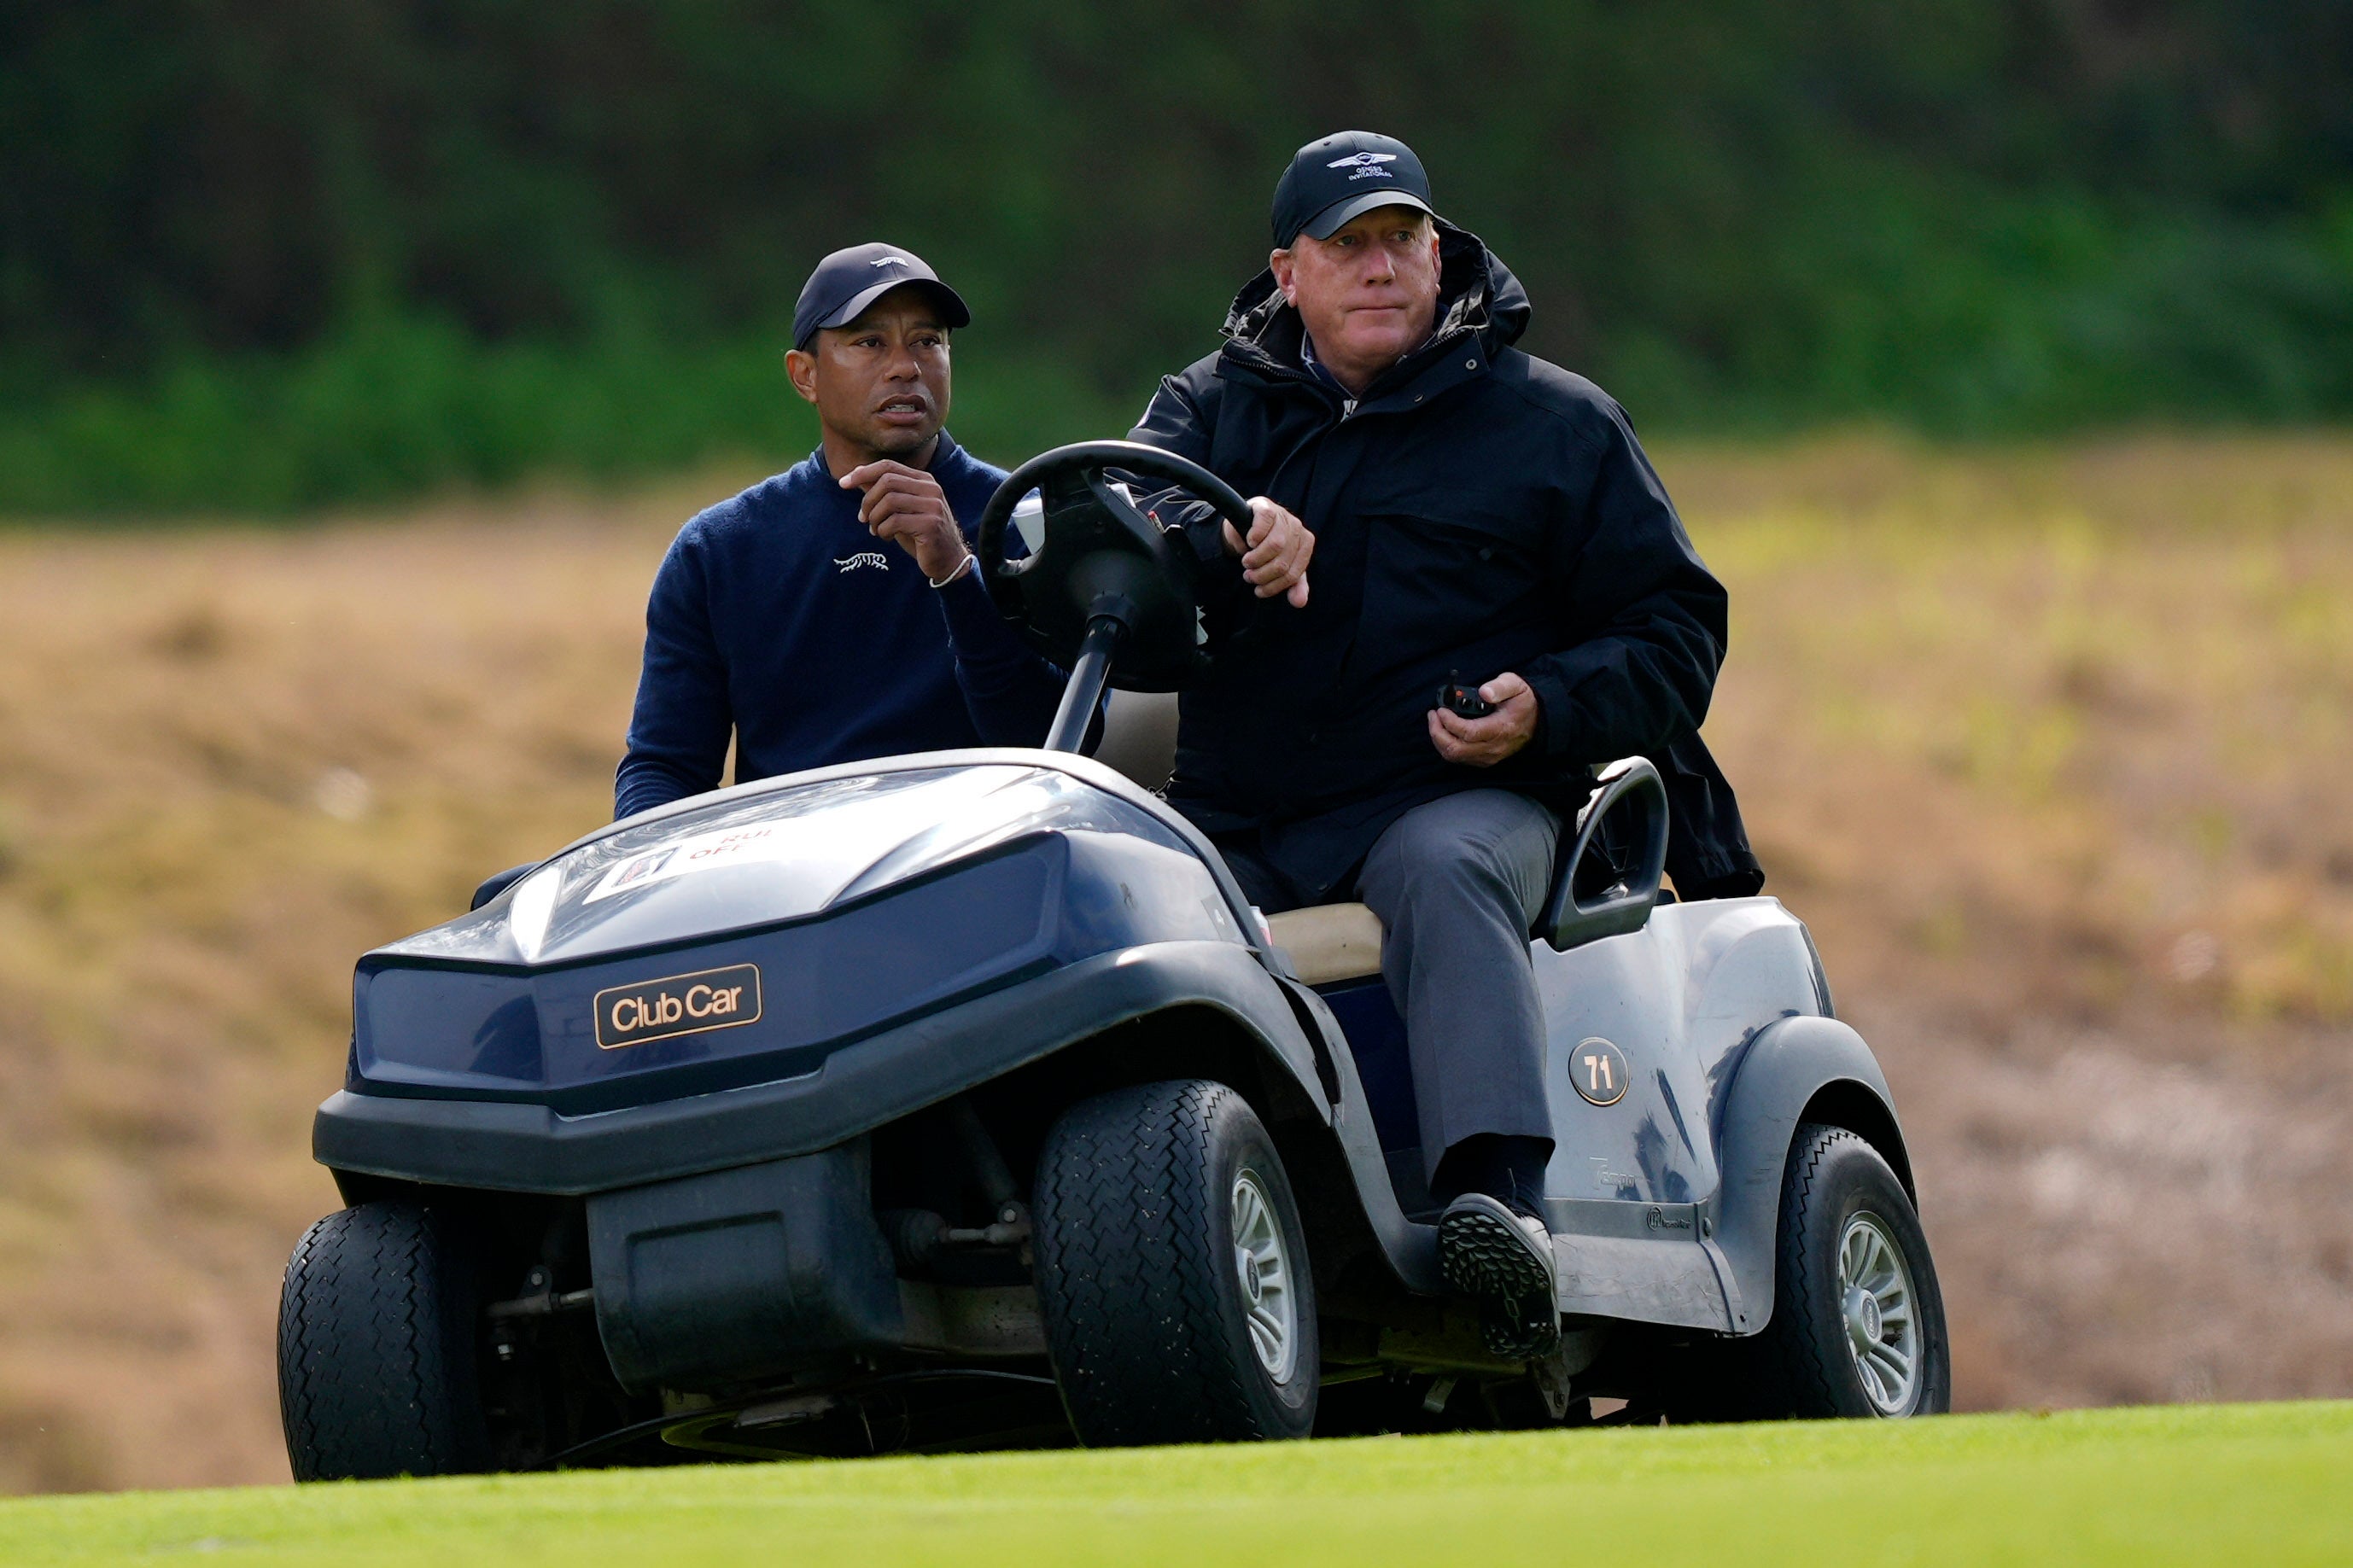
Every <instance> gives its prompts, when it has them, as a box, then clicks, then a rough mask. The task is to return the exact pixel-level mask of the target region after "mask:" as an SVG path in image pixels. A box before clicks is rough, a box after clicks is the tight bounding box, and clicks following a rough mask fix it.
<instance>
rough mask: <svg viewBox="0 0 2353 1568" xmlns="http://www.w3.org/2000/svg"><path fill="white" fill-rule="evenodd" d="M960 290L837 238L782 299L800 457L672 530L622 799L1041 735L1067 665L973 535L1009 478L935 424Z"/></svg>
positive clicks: (941, 408)
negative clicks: (812, 420) (996, 586)
mask: <svg viewBox="0 0 2353 1568" xmlns="http://www.w3.org/2000/svg"><path fill="white" fill-rule="evenodd" d="M970 320H971V313H970V312H969V311H968V310H965V303H964V301H963V300H961V299H960V298H958V297H957V295H956V293H955V290H954V289H950V288H949V287H948V286H947V285H946V284H944V283H943V282H941V281H940V280H939V279H938V277H937V275H935V274H934V272H933V271H932V269H931V268H929V267H927V266H925V265H924V264H923V262H922V260H920V259H919V258H916V257H915V256H914V254H913V252H911V251H908V250H905V249H903V248H899V247H892V246H886V245H861V246H854V247H851V248H849V249H848V250H838V251H836V252H834V253H833V254H832V255H831V256H828V257H827V258H825V259H824V260H823V261H821V262H819V263H818V268H817V270H816V271H815V272H813V273H812V274H810V276H809V280H808V283H807V287H805V288H804V289H802V290H801V297H800V302H799V304H798V306H797V308H796V309H795V310H794V313H793V349H792V352H791V353H788V354H786V356H785V363H786V371H787V373H788V374H790V375H791V377H792V383H793V388H794V390H795V391H796V392H797V393H799V394H800V395H801V396H802V397H804V398H806V399H807V400H808V401H809V402H810V403H812V404H815V405H817V411H818V424H819V426H820V427H821V429H822V431H823V439H822V441H821V442H820V443H819V445H818V449H817V450H816V451H815V452H813V453H811V454H810V455H809V456H808V458H807V459H805V460H804V461H802V462H801V463H799V464H797V465H796V466H795V467H794V468H791V469H789V470H788V471H786V472H785V473H782V474H779V475H777V476H776V477H775V478H774V479H767V480H765V481H763V482H762V483H760V484H757V485H754V486H753V487H752V488H751V489H748V490H745V491H744V493H743V494H741V495H739V496H737V497H735V498H734V499H733V500H726V501H722V502H721V503H720V504H719V505H717V506H714V507H712V508H711V509H710V510H707V511H704V512H702V513H701V514H700V515H698V516H697V517H695V518H694V519H693V521H690V522H689V523H688V524H687V525H686V527H685V528H684V529H682V530H681V531H680V532H679V536H678V539H677V541H676V542H674V543H672V544H671V545H670V553H669V554H668V555H667V556H665V557H664V558H663V560H662V563H661V569H660V571H659V573H658V574H656V575H655V578H654V586H653V595H652V597H651V599H650V601H649V603H648V605H647V606H646V653H645V668H644V672H643V674H642V675H641V676H640V677H639V678H638V701H637V710H636V712H635V714H634V715H633V716H632V718H631V719H630V721H629V738H628V755H626V756H625V757H623V758H622V760H621V765H620V768H619V771H618V772H617V774H616V776H615V778H614V784H613V806H614V815H615V816H634V815H636V814H637V813H638V812H641V811H646V810H649V809H651V808H652V807H654V806H658V805H666V804H668V803H669V802H670V801H673V800H679V799H681V798H683V797H685V796H687V795H699V794H702V792H703V791H705V790H711V789H716V788H717V787H719V784H720V782H721V781H720V773H721V770H722V768H723V766H724V765H725V761H726V756H727V744H728V741H729V738H730V736H731V735H732V736H733V739H734V742H735V778H736V782H737V783H739V784H740V783H744V782H746V781H748V780H752V779H758V778H766V777H769V776H771V775H773V774H776V773H794V772H797V771H799V770H801V769H804V768H815V767H823V766H825V765H826V764H828V763H844V762H857V761H861V760H863V759H866V758H869V757H883V756H892V755H897V754H899V753H902V752H929V751H942V750H946V749H949V748H953V747H959V746H984V745H1021V746H1034V745H1036V744H1038V743H1039V742H1040V741H1041V740H1043V739H1044V738H1045V734H1046V730H1047V726H1048V725H1049V724H1050V722H1051V721H1052V720H1053V716H1054V709H1055V706H1056V704H1057V703H1058V702H1059V701H1060V697H1061V685H1062V676H1061V672H1060V671H1059V670H1057V669H1055V668H1054V667H1053V666H1052V665H1050V664H1049V663H1048V662H1047V661H1045V660H1044V659H1042V658H1039V657H1038V656H1037V655H1035V654H1034V653H1032V652H1030V651H1029V649H1027V648H1026V647H1022V646H1021V644H1020V643H1019V642H1018V641H1017V640H1016V639H1015V637H1013V635H1012V633H1011V632H1010V631H1009V630H1008V628H1007V626H1005V624H1004V623H1003V622H1002V621H1001V620H999V619H998V617H997V611H996V609H995V608H994V607H993V606H992V605H991V604H990V602H989V598H988V594H987V589H986V588H984V587H983V586H982V584H981V583H980V581H979V578H978V575H977V572H976V565H977V563H976V562H975V560H974V559H973V555H972V549H971V539H972V536H973V534H972V531H973V530H974V528H975V527H976V524H977V523H978V521H979V519H980V513H981V509H982V508H983V507H984V506H986V505H987V501H988V498H989V497H990V496H991V495H992V494H994V493H995V492H996V489H997V485H998V484H1000V483H1001V482H1002V481H1003V480H1004V479H1005V474H1004V471H1003V470H1002V469H999V468H991V467H990V466H989V465H988V464H987V463H984V462H981V461H979V460H978V459H977V458H974V457H973V456H971V454H969V453H967V452H965V450H964V448H962V447H958V446H957V445H956V444H955V441H954V440H953V439H952V438H951V437H949V436H948V433H947V432H946V431H945V430H944V429H943V428H942V425H943V424H944V421H945V419H946V417H947V411H948V334H949V333H950V332H951V331H953V330H954V329H955V328H957V327H961V326H963V325H965V323H966V322H967V321H970Z"/></svg>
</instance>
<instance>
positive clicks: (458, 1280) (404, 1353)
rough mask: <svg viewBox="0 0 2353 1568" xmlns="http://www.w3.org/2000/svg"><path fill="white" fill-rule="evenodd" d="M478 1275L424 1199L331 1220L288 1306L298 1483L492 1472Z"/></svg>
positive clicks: (281, 1385)
mask: <svg viewBox="0 0 2353 1568" xmlns="http://www.w3.org/2000/svg"><path fill="white" fill-rule="evenodd" d="M474 1307H475V1302H474V1281H473V1270H472V1268H471V1267H470V1264H469V1261H468V1258H467V1257H466V1254H465V1251H464V1249H463V1248H462V1247H460V1246H459V1243H458V1240H457V1238H456V1237H455V1236H454V1235H453V1234H452V1229H451V1226H449V1224H448V1220H447V1218H446V1216H444V1215H440V1214H438V1213H437V1212H435V1211H433V1210H430V1209H427V1208H423V1207H420V1206H418V1205H416V1204H406V1203H372V1204H361V1205H358V1206H357V1207H355V1208H347V1209H344V1210H343V1211H342V1212H341V1213H339V1214H331V1215H328V1216H327V1217H326V1218H324V1219H322V1220H321V1221H319V1223H318V1224H316V1225H314V1226H311V1228H310V1230H309V1231H308V1232H306V1233H305V1234H304V1235H303V1237H302V1239H301V1241H300V1242H298V1243H297V1244H296V1245H295V1247H294V1256H293V1258H292V1259H291V1260H290V1261H289V1262H288V1263H287V1265H286V1285H285V1289H284V1291H283V1293H282V1294H281V1295H280V1299H279V1307H278V1399H279V1407H280V1414H281V1415H283V1417H284V1419H285V1423H286V1457H287V1458H288V1460H289V1461H290V1462H291V1464H292V1465H293V1468H294V1479H296V1480H298V1481H323V1480H341V1479H346V1478H354V1479H374V1478H379V1477H385V1476H402V1475H406V1476H440V1475H452V1474H459V1473H463V1472H466V1471H472V1470H480V1469H485V1468H489V1465H490V1453H491V1445H490V1434H489V1431H488V1427H487V1425H486V1423H485V1421H484V1418H483V1413H482V1398H481V1392H480V1382H479V1377H478V1371H477V1364H476V1362H475V1359H474V1357H475V1347H474V1319H475V1311H474Z"/></svg>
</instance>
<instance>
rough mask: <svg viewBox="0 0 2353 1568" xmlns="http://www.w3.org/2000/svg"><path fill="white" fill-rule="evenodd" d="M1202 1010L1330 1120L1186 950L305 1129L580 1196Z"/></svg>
mask: <svg viewBox="0 0 2353 1568" xmlns="http://www.w3.org/2000/svg"><path fill="white" fill-rule="evenodd" d="M1189 1005H1198V1006H1206V1007H1209V1008H1213V1009H1215V1010H1217V1011H1219V1012H1220V1013H1223V1014H1225V1015H1226V1016H1229V1018H1231V1019H1233V1020H1234V1021H1236V1022H1237V1023H1239V1024H1240V1025H1241V1026H1242V1027H1243V1029H1244V1032H1245V1033H1246V1034H1248V1035H1249V1036H1250V1037H1251V1038H1252V1039H1254V1040H1255V1041H1257V1042H1258V1043H1259V1044H1260V1045H1261V1046H1262V1047H1264V1048H1265V1049H1266V1050H1267V1052H1268V1054H1269V1055H1270V1056H1271V1058H1273V1059H1274V1060H1275V1061H1277V1062H1279V1063H1280V1064H1281V1065H1282V1068H1283V1069H1284V1070H1285V1071H1287V1072H1288V1073H1289V1074H1290V1076H1291V1077H1292V1079H1293V1080H1294V1081H1295V1082H1297V1084H1298V1085H1299V1088H1300V1092H1301V1093H1302V1095H1303V1096H1304V1097H1305V1099H1306V1100H1307V1101H1308V1103H1310V1104H1312V1105H1314V1107H1315V1108H1316V1109H1317V1110H1318V1112H1319V1113H1320V1114H1322V1115H1323V1116H1324V1117H1326V1118H1328V1117H1329V1115H1330V1103H1329V1101H1328V1100H1326V1098H1325V1097H1324V1090H1323V1087H1322V1084H1321V1082H1320V1081H1319V1078H1318V1074H1317V1071H1316V1064H1315V1052H1314V1047H1311V1046H1310V1045H1309V1043H1308V1041H1307V1038H1306V1037H1305V1036H1304V1035H1303V1033H1302V1032H1301V1030H1300V1026H1299V1022H1298V1019H1297V1018H1296V1017H1295V1016H1293V1010H1292V1006H1291V1005H1290V1004H1289V1003H1287V1002H1286V1001H1285V1000H1284V999H1283V994H1282V990H1281V989H1280V988H1279V986H1278V984H1277V983H1276V982H1275V980H1274V979H1273V978H1272V977H1271V975H1269V974H1268V973H1266V971H1265V970H1264V969H1263V968H1262V967H1261V965H1260V964H1259V963H1258V961H1257V959H1256V958H1255V957H1254V956H1253V955H1252V953H1251V952H1250V950H1249V949H1246V948H1243V947H1240V946H1239V945H1237V944H1234V943H1231V942H1162V943H1155V944H1153V945H1150V946H1145V947H1137V948H1129V949H1125V950H1124V951H1121V952H1107V953H1102V954H1099V955H1097V956H1095V957H1093V958H1089V959H1085V960H1082V961H1081V962H1079V963H1073V964H1070V965H1068V966H1066V967H1064V968H1061V969H1058V970H1055V971H1052V972H1051V973H1046V974H1041V975H1039V976H1037V977H1036V978H1034V979H1032V980H1030V981H1028V982H1026V983H1025V984H1021V985H1019V986H1018V987H1012V988H1008V989H1004V990H998V991H993V992H990V993H988V994H985V995H982V996H979V997H976V998H974V999H973V1000H971V1001H968V1002H965V1003H962V1004H960V1005H955V1006H951V1007H947V1008H944V1009H942V1010H940V1011H938V1012H934V1013H931V1014H927V1015H925V1016H921V1017H917V1018H914V1019H912V1020H909V1021H908V1022H906V1023H903V1024H901V1025H899V1026H895V1027H892V1028H890V1029H886V1030H883V1031H881V1033H878V1034H874V1035H871V1036H868V1037H865V1038H863V1039H860V1040H857V1041H855V1042H853V1043H851V1044H849V1045H846V1046H843V1047H839V1049H837V1050H834V1051H833V1052H831V1053H830V1054H829V1055H828V1056H827V1057H826V1058H824V1060H823V1062H822V1064H821V1065H819V1066H818V1068H816V1069H815V1070H813V1071H808V1072H804V1073H801V1074H800V1075H798V1076H797V1077H793V1078H789V1079H782V1080H780V1081H776V1082H769V1083H760V1084H752V1085H747V1086H744V1087H743V1088H738V1089H726V1090H723V1091H719V1092H714V1093H710V1094H702V1095H692V1096H688V1097H684V1098H681V1099H675V1100H659V1101H656V1102H654V1103H651V1104H647V1105H638V1106H628V1107H623V1108H621V1109H617V1110H609V1111H604V1112H600V1113H596V1114H591V1115H584V1116H563V1115H559V1114H557V1113H556V1112H555V1111H554V1110H551V1109H550V1108H549V1107H547V1106H545V1105H540V1104H527V1103H515V1102H511V1101H498V1100H472V1099H438V1098H437V1099H422V1098H410V1097H405V1096H389V1095H377V1094H355V1093H353V1092H351V1091H350V1090H348V1089H346V1090H343V1091H339V1092H338V1093H336V1094H333V1095H332V1096H330V1097H329V1098H328V1099H327V1100H326V1101H325V1102H324V1103H323V1104H322V1105H321V1106H320V1108H319V1112H318V1116H317V1118H316V1120H315V1121H314V1123H313V1127H312V1138H311V1142H312V1150H313V1152H314V1154H315V1155H316V1157H317V1158H318V1160H319V1162H320V1163H322V1164H324V1165H327V1166H329V1167H331V1168H332V1169H334V1170H337V1171H349V1172H364V1173H368V1174H372V1175H380V1176H388V1177H393V1178H396V1179H399V1180H406V1181H414V1182H422V1183H427V1184H436V1185H445V1186H461V1187H480V1188H489V1189H492V1190H501V1191H510V1192H532V1193H548V1194H587V1193H596V1192H605V1191H610V1190H612V1189H615V1188H618V1187H628V1186H637V1185H640V1184H645V1183H648V1182H658V1181H665V1180H668V1179H670V1178H671V1177H675V1176H684V1175H691V1174H694V1173H699V1172H702V1171H714V1170H719V1169H722V1168H723V1167H725V1166H729V1165H740V1164H746V1163H754V1162H758V1161H764V1160H774V1159H778V1158H782V1157H785V1156H787V1155H793V1154H807V1153H815V1152H818V1150H821V1149H828V1148H831V1147H833V1146H834V1145H835V1144H838V1143H840V1142H845V1141H846V1140H848V1139H850V1138H853V1137H855V1136H857V1135H858V1134H860V1133H861V1132H866V1131H871V1130H872V1129H874V1128H876V1127H879V1126H881V1125H882V1124H883V1123H885V1122H889V1121H896V1120H897V1119H898V1118H900V1117H902V1116H905V1115H907V1114H909V1113H910V1112H912V1111H914V1110H921V1109H922V1108H923V1107H924V1106H926V1105H931V1104H934V1103H935V1102H937V1101H939V1100H945V1099H947V1098H948V1097H949V1096H951V1095H954V1094H956V1093H958V1092H960V1091H962V1090H964V1089H969V1088H971V1087H972V1086H973V1085H975V1084H977V1083H981V1082H985V1081H987V1080H988V1079H993V1078H996V1077H998V1076H1001V1075H1002V1074H1004V1073H1005V1072H1008V1071H1009V1070H1011V1069H1012V1068H1017V1067H1019V1066H1022V1065H1023V1064H1025V1063H1028V1062H1031V1061H1036V1060H1038V1059H1039V1058H1044V1057H1047V1056H1050V1055H1051V1054H1053V1053H1054V1052H1056V1051H1059V1050H1061V1049H1062V1048H1064V1047H1068V1046H1070V1045H1071V1044H1073V1043H1075V1042H1078V1041H1080V1040H1083V1039H1086V1038H1088V1037H1091V1036H1093V1035H1098V1034H1101V1033H1102V1032H1103V1031H1104V1030H1105V1029H1108V1028H1110V1027H1112V1026H1114V1025H1117V1024H1121V1023H1124V1022H1127V1021H1129V1020H1131V1019H1134V1018H1140V1017H1143V1016H1145V1015H1147V1014H1152V1013H1158V1012H1162V1011H1165V1010H1167V1009H1169V1008H1174V1007H1183V1006H1189Z"/></svg>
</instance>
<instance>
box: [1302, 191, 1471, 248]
mask: <svg viewBox="0 0 2353 1568" xmlns="http://www.w3.org/2000/svg"><path fill="white" fill-rule="evenodd" d="M1376 207H1414V208H1417V209H1419V211H1422V212H1426V213H1428V214H1429V215H1430V216H1432V217H1436V216H1438V209H1437V208H1436V207H1434V206H1431V205H1430V204H1429V203H1428V202H1426V201H1423V200H1422V199H1421V198H1420V197H1419V196H1417V195H1414V194H1413V193H1412V192H1411V191H1400V190H1396V189H1390V190H1386V191H1366V192H1365V193H1363V194H1362V195H1354V196H1343V197H1341V198H1340V199H1339V200H1338V201H1336V202H1334V203H1333V204H1332V205H1330V206H1328V207H1325V208H1324V210H1323V211H1322V212H1320V213H1317V214H1316V215H1315V216H1314V217H1311V218H1309V219H1308V220H1307V221H1306V222H1305V223H1303V224H1302V225H1300V226H1299V232H1300V233H1302V234H1303V235H1305V236H1306V237H1308V238H1310V239H1329V238H1331V237H1332V236H1333V235H1334V234H1335V233H1337V232H1338V231H1339V228H1340V226H1341V225H1342V224H1345V223H1346V222H1348V221H1349V220H1350V219H1351V218H1355V217H1357V216H1361V215H1363V214H1365V213H1368V212H1371V211H1372V210H1373V209H1374V208H1376Z"/></svg>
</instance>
